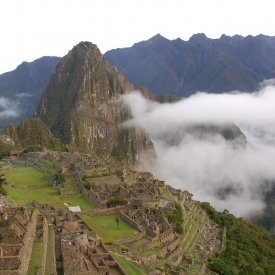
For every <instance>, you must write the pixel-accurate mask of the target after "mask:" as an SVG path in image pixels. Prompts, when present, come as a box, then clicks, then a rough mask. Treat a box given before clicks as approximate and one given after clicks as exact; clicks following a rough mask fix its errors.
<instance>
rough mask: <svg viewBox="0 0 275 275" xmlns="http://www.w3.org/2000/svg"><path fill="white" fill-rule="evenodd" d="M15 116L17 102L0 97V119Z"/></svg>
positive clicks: (17, 114) (16, 113)
mask: <svg viewBox="0 0 275 275" xmlns="http://www.w3.org/2000/svg"><path fill="white" fill-rule="evenodd" d="M17 116H19V110H18V103H17V102H16V101H11V100H9V99H8V98H5V97H0V119H7V118H15V117H17Z"/></svg>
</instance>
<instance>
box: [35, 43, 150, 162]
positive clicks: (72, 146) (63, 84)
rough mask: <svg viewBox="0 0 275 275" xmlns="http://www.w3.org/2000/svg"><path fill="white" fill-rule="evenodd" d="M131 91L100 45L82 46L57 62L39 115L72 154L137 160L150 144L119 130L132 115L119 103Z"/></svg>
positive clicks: (132, 132) (136, 132)
mask: <svg viewBox="0 0 275 275" xmlns="http://www.w3.org/2000/svg"><path fill="white" fill-rule="evenodd" d="M133 89H134V86H133V85H132V84H130V83H129V82H128V81H127V79H126V78H125V77H124V75H123V74H122V73H120V72H119V71H118V70H117V69H116V68H115V67H113V66H112V65H110V64H109V63H108V62H107V61H106V60H105V58H104V57H103V56H102V54H101V53H100V51H99V49H98V48H97V46H96V45H94V44H92V43H90V42H81V43H79V44H78V45H77V46H75V47H74V48H73V49H72V50H71V51H70V52H69V53H68V54H67V55H66V56H65V57H64V58H62V60H61V61H60V63H59V64H58V66H57V68H56V71H55V73H54V74H53V76H52V77H51V79H50V81H49V84H48V87H47V89H46V90H45V92H44V94H43V96H42V99H41V101H40V103H39V105H38V107H37V111H36V114H37V116H38V117H39V118H40V119H41V120H42V121H43V122H44V123H45V124H46V125H48V127H49V128H50V130H51V131H52V133H53V134H54V135H55V136H56V137H58V138H60V139H61V140H62V142H63V143H64V144H66V145H67V148H68V149H69V150H72V151H80V152H89V153H94V154H97V155H100V156H102V155H103V156H107V155H111V154H112V155H113V156H115V157H117V158H119V159H122V158H125V157H126V156H127V158H128V159H129V160H130V161H135V159H136V158H138V155H139V152H140V151H141V150H142V149H143V148H144V146H147V145H149V144H150V140H149V139H148V138H147V137H146V136H145V135H144V134H142V133H141V131H140V130H137V129H132V130H129V129H127V130H126V129H120V127H119V123H120V122H122V121H123V120H125V119H127V118H129V117H130V113H129V111H128V110H125V109H124V108H123V106H122V105H121V103H119V102H118V101H117V99H118V98H119V96H120V95H122V94H125V93H128V92H130V91H131V90H133Z"/></svg>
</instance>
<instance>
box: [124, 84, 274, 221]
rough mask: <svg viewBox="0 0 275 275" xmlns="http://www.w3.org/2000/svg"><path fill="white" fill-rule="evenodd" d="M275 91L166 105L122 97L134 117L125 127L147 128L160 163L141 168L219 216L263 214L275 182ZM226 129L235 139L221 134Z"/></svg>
mask: <svg viewBox="0 0 275 275" xmlns="http://www.w3.org/2000/svg"><path fill="white" fill-rule="evenodd" d="M267 85H268V86H267ZM273 85H274V81H267V82H265V83H264V84H263V85H262V89H261V90H260V91H258V92H255V93H252V94H246V93H240V92H237V91H234V92H232V93H228V94H207V93H197V94H195V95H193V96H191V97H189V98H187V99H183V100H181V101H179V102H176V103H165V104H159V103H156V102H152V101H150V100H147V99H145V98H144V97H143V96H142V95H141V94H140V93H139V92H133V93H130V94H127V95H124V96H122V98H121V99H122V101H123V103H124V104H125V105H127V106H128V107H129V108H130V110H131V113H132V116H133V119H131V120H129V121H126V122H124V123H123V127H133V126H134V127H140V128H142V129H143V130H144V132H146V133H147V134H148V135H149V136H150V138H151V140H152V141H153V143H154V146H155V151H156V158H155V159H154V160H153V161H152V160H150V161H149V160H147V159H146V158H144V159H143V161H142V162H141V163H140V166H141V168H143V169H145V170H149V171H151V172H152V173H153V174H154V175H155V176H157V177H158V178H160V179H163V180H165V181H166V182H167V183H168V184H170V185H172V186H174V187H177V188H181V189H183V190H188V191H190V192H192V193H193V194H194V197H195V199H198V200H201V201H209V202H210V203H211V204H212V205H214V206H215V207H216V208H218V209H219V210H223V209H227V210H229V211H230V212H232V213H234V214H235V215H237V216H244V217H249V216H252V215H254V214H258V213H260V212H261V211H262V210H263V209H264V207H265V203H264V199H263V198H264V195H265V192H268V190H269V189H270V186H271V184H272V182H274V181H275V169H274V163H275V107H274V102H275V86H273ZM234 125H236V126H237V127H239V129H241V131H242V132H243V133H244V135H245V137H246V139H245V138H244V137H243V136H242V134H241V132H240V131H236V129H238V128H237V127H236V126H234ZM219 129H222V131H220V130H219ZM226 129H231V130H232V131H233V139H230V140H228V139H225V138H224V136H223V135H222V134H221V132H224V130H225V131H226ZM234 135H235V136H234Z"/></svg>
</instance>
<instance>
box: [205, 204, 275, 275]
mask: <svg viewBox="0 0 275 275" xmlns="http://www.w3.org/2000/svg"><path fill="white" fill-rule="evenodd" d="M201 205H202V207H203V208H204V210H205V211H206V212H207V214H208V216H209V218H210V219H212V220H213V221H214V222H215V223H216V224H218V225H219V226H221V227H223V228H224V229H225V231H224V232H226V234H225V235H226V238H225V239H224V247H223V250H222V251H221V252H217V251H216V252H214V253H212V255H211V257H210V258H209V260H208V267H209V268H210V269H211V270H212V271H214V272H217V273H218V274H228V275H229V274H232V275H234V274H236V275H237V274H249V275H253V274H255V275H258V274H262V275H264V274H269V275H272V274H275V261H274V258H275V238H274V236H272V235H271V234H270V233H269V232H267V231H266V230H265V229H263V228H261V227H259V226H257V225H255V224H249V223H247V222H245V221H244V220H243V219H242V218H239V219H237V218H236V217H234V216H233V215H231V214H229V213H228V211H226V210H225V211H224V212H223V213H220V212H217V211H216V210H215V209H214V208H213V207H211V206H210V205H209V203H202V204H201Z"/></svg>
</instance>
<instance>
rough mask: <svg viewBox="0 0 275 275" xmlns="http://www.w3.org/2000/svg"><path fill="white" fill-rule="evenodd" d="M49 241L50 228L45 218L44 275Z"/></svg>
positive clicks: (42, 265)
mask: <svg viewBox="0 0 275 275" xmlns="http://www.w3.org/2000/svg"><path fill="white" fill-rule="evenodd" d="M48 240H49V226H48V221H47V219H46V218H45V217H44V218H43V248H44V251H43V258H42V264H41V270H42V275H44V274H45V268H46V259H47V248H48Z"/></svg>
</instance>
